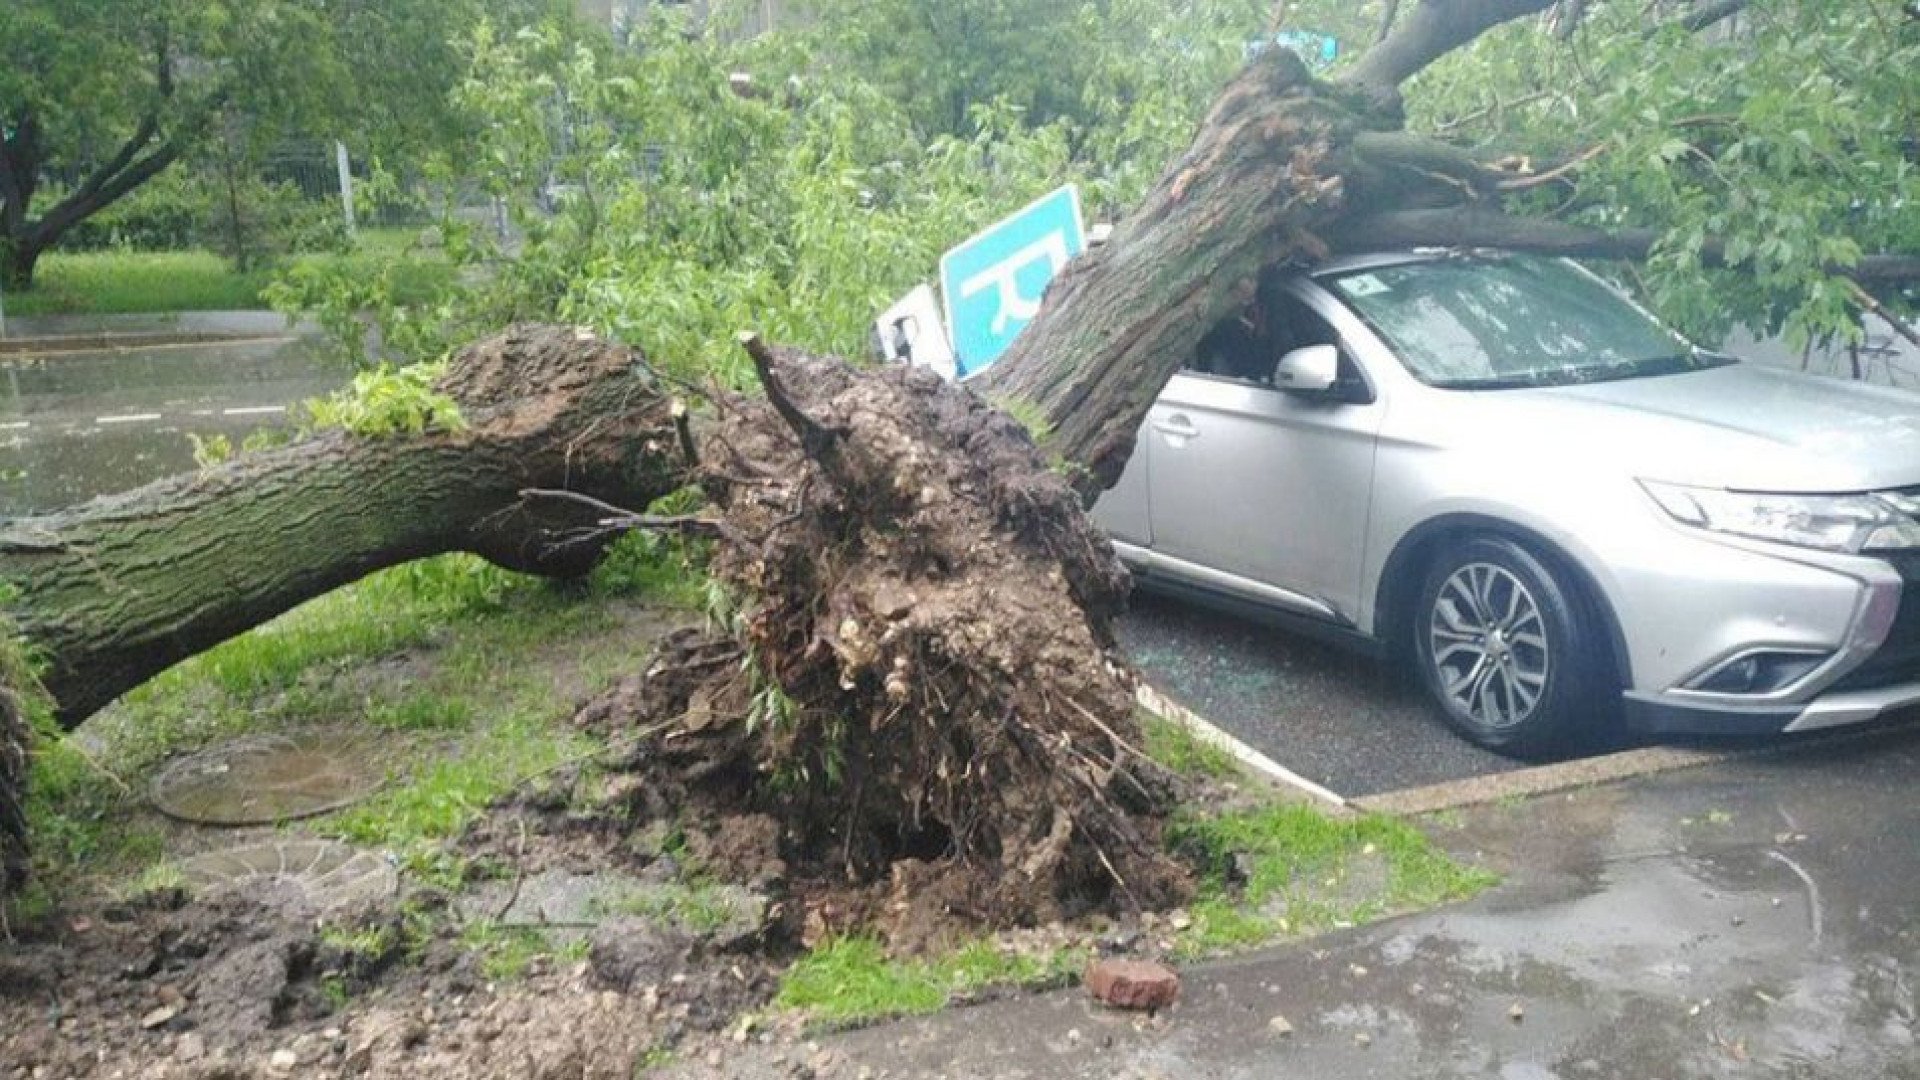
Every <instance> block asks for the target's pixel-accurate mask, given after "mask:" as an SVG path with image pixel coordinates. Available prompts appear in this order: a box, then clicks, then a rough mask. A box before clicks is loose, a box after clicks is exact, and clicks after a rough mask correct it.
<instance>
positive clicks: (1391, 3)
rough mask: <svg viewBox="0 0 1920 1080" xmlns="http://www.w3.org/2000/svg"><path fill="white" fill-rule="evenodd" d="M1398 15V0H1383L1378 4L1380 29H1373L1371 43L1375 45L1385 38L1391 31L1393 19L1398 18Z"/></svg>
mask: <svg viewBox="0 0 1920 1080" xmlns="http://www.w3.org/2000/svg"><path fill="white" fill-rule="evenodd" d="M1399 15H1400V0H1384V2H1383V3H1382V4H1381V5H1380V29H1378V30H1376V31H1374V34H1373V43H1374V44H1375V45H1378V44H1380V43H1381V42H1383V41H1385V40H1387V35H1388V34H1390V33H1392V32H1393V20H1394V19H1396V18H1398V17H1399Z"/></svg>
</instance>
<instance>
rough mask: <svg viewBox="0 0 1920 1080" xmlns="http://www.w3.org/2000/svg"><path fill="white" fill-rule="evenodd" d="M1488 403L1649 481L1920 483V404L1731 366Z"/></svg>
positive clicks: (1551, 440)
mask: <svg viewBox="0 0 1920 1080" xmlns="http://www.w3.org/2000/svg"><path fill="white" fill-rule="evenodd" d="M1485 397H1486V398H1487V400H1488V403H1489V404H1496V402H1497V408H1496V411H1499V412H1506V411H1507V410H1508V409H1514V410H1517V411H1518V412H1524V413H1527V414H1528V420H1529V421H1530V423H1527V424H1525V425H1524V426H1528V427H1533V426H1534V425H1535V424H1537V425H1541V426H1540V427H1539V428H1538V429H1537V430H1540V431H1541V433H1542V435H1543V437H1545V439H1546V442H1545V445H1552V444H1555V443H1558V444H1560V445H1568V441H1569V440H1570V441H1571V445H1569V449H1571V450H1573V451H1574V452H1576V453H1580V454H1582V455H1589V454H1599V455H1603V456H1604V457H1607V458H1612V459H1615V460H1619V461H1621V462H1622V463H1623V464H1626V465H1628V466H1629V467H1631V468H1632V469H1633V470H1634V472H1635V475H1636V476H1637V477H1641V478H1646V479H1657V480H1667V481H1671V482H1675V483H1684V484H1696V485H1700V486H1705V487H1723V488H1731V489H1735V490H1745V491H1781V492H1848V491H1876V490H1884V489H1887V488H1902V487H1913V486H1916V485H1920V395H1916V394H1912V393H1908V392H1906V391H1902V390H1891V389H1886V388H1882V387H1876V386H1869V385H1866V384H1864V383H1857V382H1846V381H1843V380H1840V379H1830V378H1823V377H1819V376H1813V375H1805V374H1801V373H1799V372H1794V371H1783V370H1779V369H1774V368H1766V367H1758V366H1755V365H1752V364H1729V365H1726V366H1723V367H1716V368H1707V369H1705V370H1702V371H1693V372H1686V373H1684V374H1678V375H1662V376H1652V377H1647V378H1639V379H1621V380H1617V381H1613V382H1600V383H1587V384H1584V385H1580V386H1563V387H1542V388H1537V389H1526V390H1515V391H1490V392H1487V393H1486V394H1485ZM1487 419H1488V420H1489V421H1490V422H1493V423H1496V424H1498V423H1499V421H1498V420H1497V419H1495V418H1493V417H1488V418H1487Z"/></svg>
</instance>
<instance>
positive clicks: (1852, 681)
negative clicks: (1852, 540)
mask: <svg viewBox="0 0 1920 1080" xmlns="http://www.w3.org/2000/svg"><path fill="white" fill-rule="evenodd" d="M1889 561H1890V562H1891V564H1892V568H1893V570H1894V571H1895V573H1897V575H1898V577H1899V582H1900V588H1899V592H1898V601H1897V602H1898V607H1897V608H1896V609H1895V611H1894V612H1893V613H1892V615H1891V620H1890V622H1887V623H1884V624H1883V625H1884V632H1881V631H1880V630H1878V629H1876V631H1875V634H1874V636H1875V638H1876V639H1877V641H1876V644H1875V646H1874V648H1873V649H1872V651H1871V652H1868V653H1862V654H1860V655H1858V656H1856V657H1853V658H1852V659H1851V660H1850V661H1848V663H1847V664H1846V667H1845V669H1844V670H1839V671H1835V672H1833V673H1832V675H1831V676H1830V677H1829V678H1827V679H1823V680H1821V687H1820V689H1819V690H1818V691H1817V692H1815V693H1810V694H1809V695H1807V696H1806V697H1805V699H1804V700H1791V701H1766V702H1758V701H1756V702H1741V701H1737V700H1728V699H1727V698H1724V697H1720V696H1718V695H1713V696H1712V697H1715V698H1718V700H1709V699H1708V697H1709V696H1707V695H1700V694H1689V693H1674V692H1671V691H1669V692H1667V693H1660V694H1650V693H1641V692H1634V691H1629V692H1628V693H1627V694H1626V695H1625V704H1626V719H1627V723H1628V725H1629V726H1630V727H1632V728H1633V729H1634V730H1637V731H1643V732H1648V733H1651V734H1663V735H1664V734H1691V735H1748V734H1754V735H1763V734H1775V733H1781V732H1803V731H1818V730H1821V729H1823V728H1833V727H1843V726H1847V725H1851V724H1863V723H1867V722H1869V721H1873V720H1878V719H1881V718H1883V717H1887V716H1889V715H1890V714H1893V713H1897V712H1899V711H1900V710H1903V709H1908V708H1920V554H1903V555H1900V556H1897V557H1895V558H1893V559H1891V560H1889ZM1917 715H1920V714H1917Z"/></svg>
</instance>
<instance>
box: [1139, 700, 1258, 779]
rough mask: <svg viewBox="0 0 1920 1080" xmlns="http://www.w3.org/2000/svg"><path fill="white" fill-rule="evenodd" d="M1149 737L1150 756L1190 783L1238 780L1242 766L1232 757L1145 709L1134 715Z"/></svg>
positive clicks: (1147, 737) (1189, 731) (1186, 729)
mask: <svg viewBox="0 0 1920 1080" xmlns="http://www.w3.org/2000/svg"><path fill="white" fill-rule="evenodd" d="M1135 715H1136V716H1137V717H1138V718H1139V720H1140V729H1141V731H1143V732H1144V733H1145V735H1146V746H1145V747H1143V749H1144V750H1145V751H1146V753H1147V756H1148V757H1150V758H1152V759H1153V760H1155V761H1157V762H1159V763H1160V764H1162V765H1164V766H1166V767H1167V768H1169V769H1172V770H1173V771H1174V772H1176V773H1179V774H1180V775H1181V776H1185V777H1187V778H1189V779H1196V780H1238V779H1240V778H1241V777H1242V776H1243V773H1242V771H1241V768H1240V763H1239V762H1238V761H1235V760H1234V757H1233V755H1232V754H1229V753H1227V752H1226V751H1225V750H1223V749H1221V748H1220V747H1218V746H1216V745H1214V744H1213V743H1210V742H1207V741H1205V740H1203V739H1201V738H1200V736H1198V735H1196V734H1194V733H1193V730H1192V729H1191V728H1188V727H1186V726H1185V725H1182V724H1178V723H1175V722H1174V721H1172V720H1169V719H1167V718H1166V717H1164V716H1161V715H1160V714H1159V713H1156V712H1150V711H1148V710H1146V709H1139V710H1136V711H1135Z"/></svg>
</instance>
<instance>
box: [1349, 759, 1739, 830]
mask: <svg viewBox="0 0 1920 1080" xmlns="http://www.w3.org/2000/svg"><path fill="white" fill-rule="evenodd" d="M1747 753H1750V751H1741V750H1690V749H1685V748H1681V747H1672V746H1651V747H1645V748H1642V749H1638V750H1622V751H1620V752H1619V753H1614V754H1603V755H1601V756H1600V757H1591V758H1581V759H1579V760H1577V761H1563V762H1559V763H1557V764H1553V765H1536V766H1534V767H1532V768H1527V769H1515V770H1512V771H1511V772H1501V773H1489V774H1487V775H1484V776H1469V777H1467V778H1465V779H1462V780H1448V781H1446V782H1444V783H1439V784H1429V785H1427V786H1425V787H1416V788H1406V789H1404V790H1401V791H1389V792H1385V793H1383V794H1379V795H1368V796H1365V797H1362V798H1358V799H1354V800H1352V802H1351V805H1352V806H1353V807H1354V808H1355V809H1357V810H1362V811H1365V812H1367V813H1370V814H1392V815H1395V816H1401V817H1404V816H1410V815H1414V814H1430V813H1433V812H1434V811H1436V810H1452V809H1457V808H1459V807H1464V806H1478V805H1480V804H1482V803H1490V802H1497V801H1498V800H1500V799H1508V798H1522V797H1526V796H1530V795H1544V794H1547V793H1548V792H1554V791H1565V790H1567V789H1569V788H1580V787H1590V786H1592V785H1594V784H1604V783H1607V782H1609V781H1613V780H1625V779H1628V778H1630V777H1635V776H1651V775H1653V774H1654V773H1663V772H1670V771H1672V770H1674V769H1690V768H1694V767H1696V766H1700V765H1711V764H1713V763H1714V762H1716V761H1726V760H1729V759H1731V758H1735V757H1741V756H1745V755H1746V754H1747Z"/></svg>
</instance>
